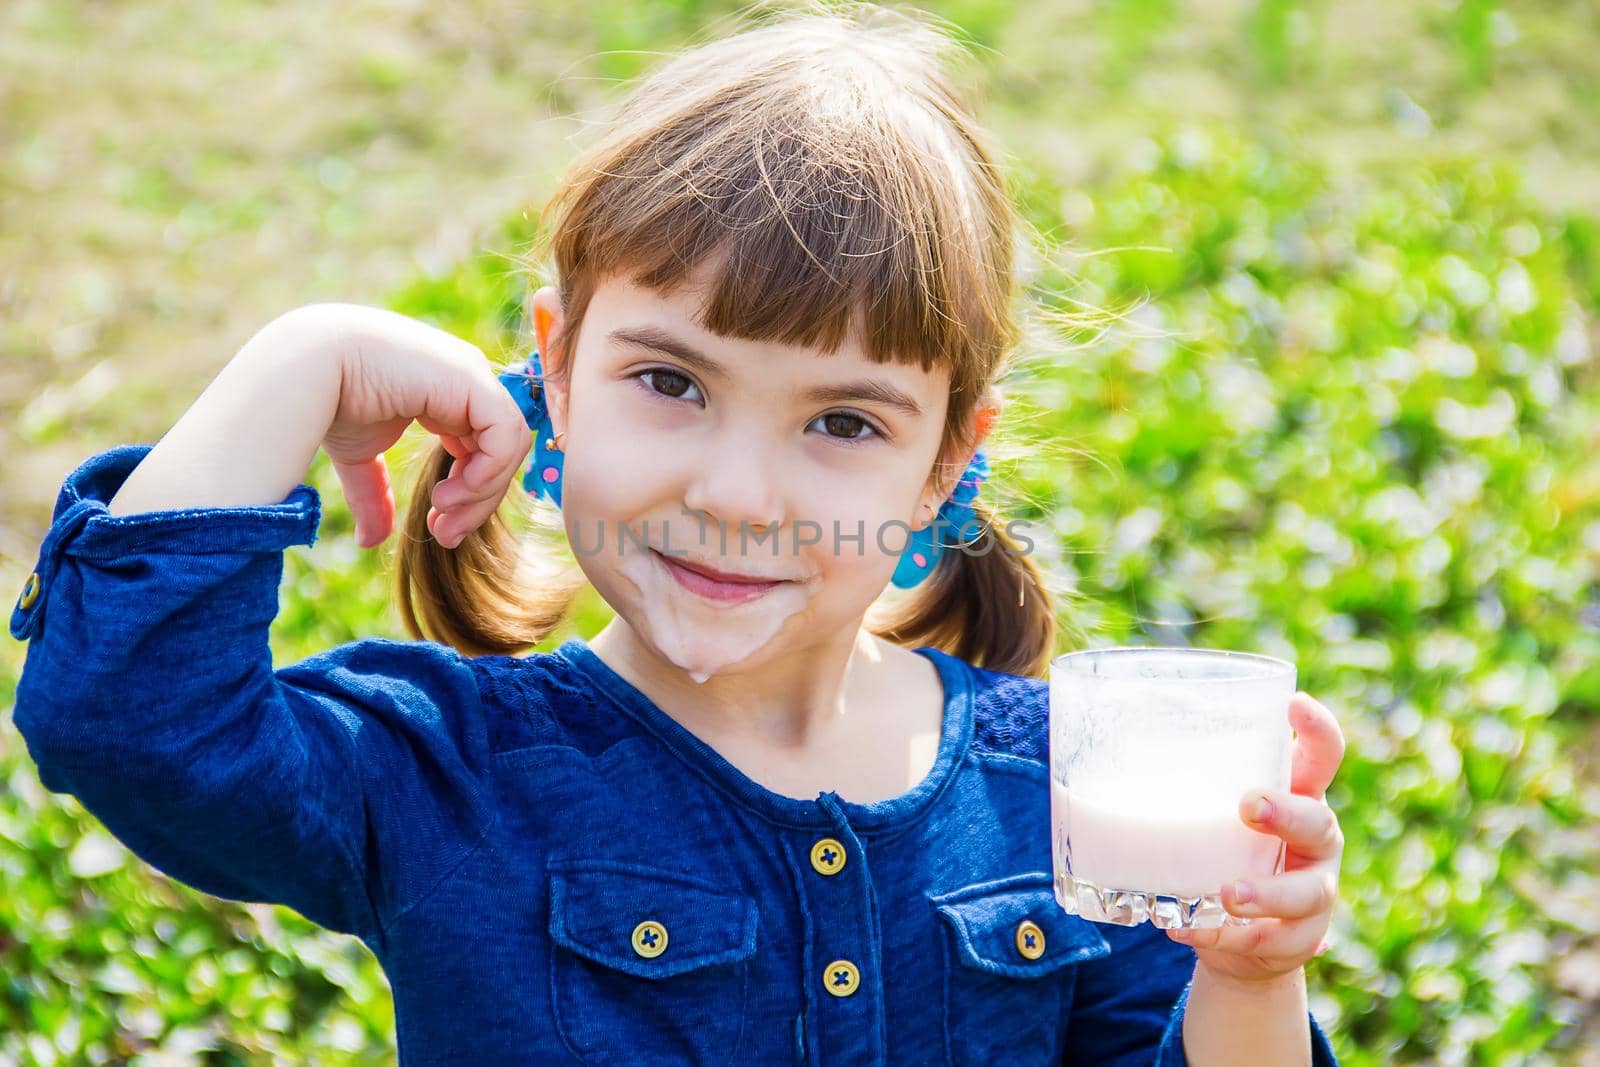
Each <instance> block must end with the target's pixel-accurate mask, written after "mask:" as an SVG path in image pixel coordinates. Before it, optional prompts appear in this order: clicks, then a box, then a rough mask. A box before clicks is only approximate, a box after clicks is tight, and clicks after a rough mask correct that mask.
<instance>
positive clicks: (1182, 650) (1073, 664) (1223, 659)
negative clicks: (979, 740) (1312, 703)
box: [1050, 645, 1297, 685]
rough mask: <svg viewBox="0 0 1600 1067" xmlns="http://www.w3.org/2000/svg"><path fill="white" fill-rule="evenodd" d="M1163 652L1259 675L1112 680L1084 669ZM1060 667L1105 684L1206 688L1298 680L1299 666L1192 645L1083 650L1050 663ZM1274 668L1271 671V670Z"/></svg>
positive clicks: (1259, 655) (1258, 654)
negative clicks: (1094, 662) (1097, 663)
mask: <svg viewBox="0 0 1600 1067" xmlns="http://www.w3.org/2000/svg"><path fill="white" fill-rule="evenodd" d="M1151 653H1161V654H1163V655H1169V656H1182V657H1189V658H1193V659H1204V660H1210V661H1211V662H1212V663H1236V664H1239V665H1240V666H1246V665H1250V666H1254V667H1255V668H1257V670H1256V672H1255V673H1250V674H1228V675H1222V676H1218V677H1214V678H1182V677H1178V676H1176V675H1172V676H1166V677H1163V676H1157V677H1153V678H1149V677H1137V676H1135V677H1127V678H1110V677H1107V676H1105V675H1099V674H1090V673H1089V672H1087V671H1084V670H1082V669H1080V668H1081V665H1082V664H1084V663H1087V662H1090V661H1092V660H1094V659H1097V658H1100V657H1107V658H1116V659H1133V658H1136V654H1143V655H1149V654H1151ZM1058 667H1059V668H1060V669H1061V670H1062V671H1063V672H1070V673H1072V674H1075V675H1079V676H1082V677H1094V678H1097V679H1099V680H1101V681H1111V682H1157V683H1160V682H1180V683H1182V684H1184V685H1196V684H1199V685H1205V684H1210V683H1216V682H1259V681H1264V680H1268V679H1273V678H1282V677H1284V676H1286V675H1287V676H1289V677H1294V675H1295V672H1296V670H1297V668H1296V666H1295V665H1294V664H1293V663H1291V662H1290V661H1288V660H1286V659H1281V658H1279V657H1278V656H1268V655H1266V654H1264V653H1261V652H1235V651H1232V650H1230V649H1225V648H1193V647H1191V646H1188V645H1116V646H1114V647H1111V648H1081V649H1078V650H1077V651H1076V652H1063V653H1062V654H1061V655H1059V656H1055V657H1052V658H1051V660H1050V670H1051V671H1055V670H1056V669H1057V668H1058ZM1269 668H1270V669H1269Z"/></svg>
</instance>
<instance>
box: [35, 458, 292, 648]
mask: <svg viewBox="0 0 1600 1067" xmlns="http://www.w3.org/2000/svg"><path fill="white" fill-rule="evenodd" d="M154 447H155V446H154V445H145V444H138V445H117V446H114V447H112V448H108V449H105V450H103V451H101V452H98V453H96V454H94V455H93V456H90V457H89V458H88V459H87V460H85V461H84V462H83V463H81V464H79V465H78V467H77V468H76V469H75V470H73V471H72V473H71V474H69V475H68V476H67V478H66V480H65V481H64V482H63V483H62V485H61V489H60V491H59V493H58V494H57V496H56V503H55V509H54V512H53V513H52V516H51V521H50V528H49V530H47V531H46V532H45V536H44V540H43V542H42V543H41V544H40V547H39V556H38V560H37V562H36V563H35V565H34V567H33V571H32V573H31V574H30V576H29V580H28V583H25V587H24V589H23V590H22V591H21V592H20V593H19V594H18V596H17V600H16V602H15V604H14V605H13V608H12V612H11V619H10V625H9V629H10V632H11V636H12V637H14V638H16V639H17V640H19V641H21V640H26V639H27V638H29V637H30V636H32V634H33V633H34V632H35V631H36V630H37V629H38V627H39V622H40V619H41V617H42V616H43V613H44V611H45V607H46V605H47V604H48V603H49V599H50V588H51V583H52V579H53V578H54V576H55V572H56V569H57V567H58V566H59V565H60V561H61V558H62V556H64V555H72V556H76V557H81V558H86V559H115V558H118V557H121V556H124V555H127V554H129V553H137V552H169V553H227V552H281V551H283V550H284V549H285V548H287V547H289V546H290V545H311V544H315V543H316V539H317V530H318V527H319V526H320V525H321V521H322V500H321V497H320V495H319V494H318V492H317V490H316V489H315V488H314V487H313V486H311V485H308V484H306V483H303V482H302V483H300V484H299V485H296V486H295V487H294V488H293V489H292V490H290V492H289V494H288V495H287V496H286V497H285V498H284V499H283V500H282V501H281V502H279V503H276V504H261V505H239V506H223V507H195V508H169V509H162V510H157V511H149V512H141V513H138V514H134V515H112V514H111V513H110V511H108V510H107V504H108V503H109V502H110V500H111V498H112V497H114V496H115V495H116V493H117V490H119V489H120V488H121V487H122V484H123V483H124V482H125V481H127V478H128V475H130V474H131V473H133V469H134V468H135V467H137V466H138V465H139V463H140V462H141V461H142V460H143V459H144V457H145V456H146V455H148V454H149V452H150V450H151V449H152V448H154ZM29 586H32V587H33V588H32V592H33V594H34V595H33V597H32V599H31V600H29V601H28V603H27V604H24V603H23V601H24V600H25V599H28V598H27V596H26V594H27V593H28V592H29V588H28V587H29Z"/></svg>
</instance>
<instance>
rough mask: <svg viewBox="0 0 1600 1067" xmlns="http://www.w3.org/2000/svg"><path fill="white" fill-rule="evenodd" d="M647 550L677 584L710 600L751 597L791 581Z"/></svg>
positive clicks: (733, 600) (733, 599)
mask: <svg viewBox="0 0 1600 1067" xmlns="http://www.w3.org/2000/svg"><path fill="white" fill-rule="evenodd" d="M650 551H651V553H652V554H653V555H654V556H655V557H656V559H658V560H660V561H661V564H662V566H664V567H666V569H667V571H668V573H670V574H671V575H672V576H673V578H675V579H676V580H677V582H678V584H679V585H681V586H683V587H684V588H685V589H687V590H689V591H690V592H692V593H698V594H699V595H701V596H703V597H706V598H708V599H711V600H718V601H723V602H740V601H745V600H754V599H756V598H757V597H760V596H763V595H765V594H766V593H768V592H770V591H771V590H773V589H776V588H778V587H779V586H782V585H788V584H790V583H789V582H788V580H787V579H772V578H753V577H751V576H749V575H738V574H729V573H727V572H726V571H718V570H714V569H712V568H710V567H706V566H704V565H702V564H698V563H695V564H690V563H687V562H685V561H684V560H683V559H682V558H680V557H678V556H667V555H666V554H665V553H662V552H659V551H657V550H655V549H651V550H650Z"/></svg>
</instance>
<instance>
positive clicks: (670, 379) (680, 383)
mask: <svg viewBox="0 0 1600 1067" xmlns="http://www.w3.org/2000/svg"><path fill="white" fill-rule="evenodd" d="M635 377H638V378H646V379H652V381H651V383H650V386H649V388H650V390H651V391H652V392H654V393H659V394H660V395H662V396H666V397H671V398H672V399H674V400H678V399H681V398H682V397H683V394H684V393H685V392H687V391H688V390H690V389H693V388H694V383H693V382H691V381H690V380H689V379H688V378H686V377H685V376H684V375H682V374H679V373H678V372H677V371H673V370H667V369H666V368H664V367H654V368H652V369H650V370H646V371H640V372H639V373H638V374H637V375H635ZM662 379H665V380H666V382H667V383H668V384H667V385H666V387H665V388H662V387H660V386H659V385H658V384H656V383H657V382H659V381H660V380H662Z"/></svg>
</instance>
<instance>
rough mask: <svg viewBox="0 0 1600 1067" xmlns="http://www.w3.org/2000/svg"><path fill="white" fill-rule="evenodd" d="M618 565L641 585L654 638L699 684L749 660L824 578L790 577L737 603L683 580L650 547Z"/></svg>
mask: <svg viewBox="0 0 1600 1067" xmlns="http://www.w3.org/2000/svg"><path fill="white" fill-rule="evenodd" d="M618 569H619V570H620V571H621V573H622V574H623V575H624V576H625V577H626V578H627V579H628V580H629V581H631V582H632V583H633V584H634V585H635V586H636V587H637V588H638V590H639V598H640V601H641V602H642V604H643V605H644V625H645V626H646V627H647V628H648V630H649V633H650V638H651V643H652V644H654V645H655V647H656V648H657V649H659V650H660V652H661V654H662V655H664V656H666V657H667V659H668V660H670V661H671V662H672V663H674V664H676V665H677V666H678V667H679V668H680V669H681V670H683V671H684V672H685V673H686V674H688V676H689V677H690V678H692V679H694V681H695V682H696V684H704V683H705V681H706V680H707V679H708V678H710V677H711V676H712V675H714V674H716V673H718V672H719V671H722V670H726V669H727V668H728V667H731V666H733V665H734V664H736V663H739V662H740V661H742V660H744V659H745V658H746V657H748V656H750V655H751V654H752V653H754V652H756V651H757V650H759V649H760V648H761V647H762V646H764V645H765V644H766V643H767V642H768V641H771V640H772V638H773V637H774V636H775V635H776V634H777V633H778V631H779V630H780V629H781V628H782V627H783V624H784V623H785V622H786V621H787V620H788V619H789V617H790V616H791V615H794V614H796V613H798V612H800V611H802V610H803V609H804V608H805V605H806V601H807V600H809V599H810V598H811V596H812V595H813V594H814V593H815V592H816V589H817V586H818V585H819V584H820V582H821V579H820V578H819V577H817V576H812V577H810V578H808V579H806V580H804V581H796V582H786V583H784V584H782V585H779V586H777V587H775V588H773V589H772V590H770V591H768V592H767V593H765V594H763V595H762V596H758V597H756V598H755V599H753V600H746V601H744V602H742V603H737V604H731V605H729V604H715V603H712V602H711V601H708V600H706V599H705V598H703V597H699V596H696V595H695V594H694V593H691V592H690V591H689V590H687V589H685V588H684V587H683V586H682V585H680V584H678V581H677V579H676V578H674V577H673V576H672V575H671V574H670V573H668V571H667V567H666V564H665V563H662V562H661V561H660V560H658V559H656V558H655V555H654V554H653V553H651V552H649V551H629V552H624V553H623V554H622V555H621V557H620V558H619V560H618Z"/></svg>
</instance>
